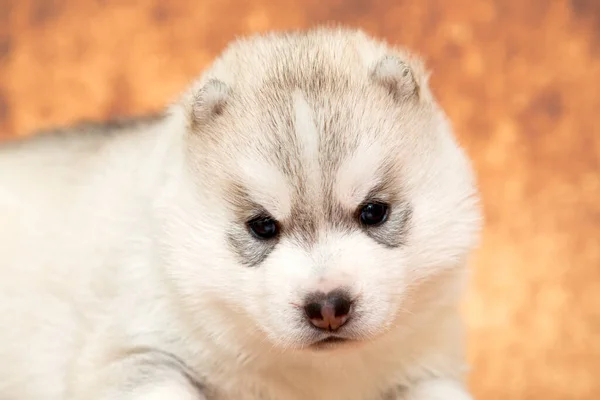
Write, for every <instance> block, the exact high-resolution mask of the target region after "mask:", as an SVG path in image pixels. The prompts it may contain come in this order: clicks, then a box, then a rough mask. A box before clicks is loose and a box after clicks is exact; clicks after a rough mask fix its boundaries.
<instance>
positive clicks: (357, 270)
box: [0, 28, 480, 400]
mask: <svg viewBox="0 0 600 400" xmlns="http://www.w3.org/2000/svg"><path fill="white" fill-rule="evenodd" d="M370 199H376V200H379V201H384V202H386V203H388V204H390V207H391V213H390V215H389V217H388V220H387V221H386V222H385V223H384V224H383V225H381V226H378V227H374V228H365V227H364V226H361V225H360V223H359V222H358V221H357V218H356V210H358V209H359V208H360V206H361V204H363V203H364V202H365V201H368V200H370ZM477 200H478V199H477V190H476V188H475V183H474V177H473V173H472V171H471V167H470V165H469V162H468V160H467V158H466V156H465V155H464V153H463V151H462V150H461V149H460V147H459V146H458V145H457V143H456V142H455V139H454V137H453V134H452V132H451V128H450V125H449V123H448V122H447V120H446V117H445V116H444V113H443V111H442V110H441V109H440V108H439V106H438V105H437V103H436V102H435V99H434V98H433V96H432V94H431V92H430V90H429V88H428V86H427V73H426V71H425V69H424V67H423V65H422V63H421V62H420V61H419V59H418V58H416V57H415V56H413V55H411V54H409V53H407V52H405V51H402V50H400V49H398V48H395V47H392V46H390V45H387V44H386V43H383V42H380V41H377V40H375V39H373V38H370V37H368V36H367V35H366V34H364V33H362V32H360V31H353V30H348V29H343V28H318V29H312V30H310V31H306V32H286V33H271V34H266V35H257V36H252V37H247V38H243V39H239V40H237V41H235V42H233V43H232V44H231V45H230V46H229V47H228V48H227V49H226V50H225V51H224V53H223V54H222V55H221V57H219V58H218V59H217V60H215V62H214V63H213V64H212V65H211V66H210V68H208V69H207V70H206V71H205V72H204V74H203V75H202V76H201V77H200V78H199V79H198V81H196V82H195V83H194V84H192V85H191V86H190V88H189V90H187V91H186V92H185V93H183V95H182V96H181V97H180V98H179V99H177V101H176V102H174V103H173V104H172V105H171V106H169V107H168V108H167V109H166V111H165V113H164V115H161V116H157V117H155V118H152V119H148V120H134V121H129V122H125V123H122V124H118V125H114V124H113V125H89V126H76V127H72V128H70V129H67V130H64V131H61V132H53V133H46V134H40V135H37V136H35V137H33V138H31V139H27V140H22V141H18V142H14V143H7V144H4V146H3V147H2V149H1V150H0V219H1V221H2V223H1V224H0V326H1V329H0V360H2V362H1V363H0V398H2V399H5V400H21V399H42V398H43V399H47V400H58V399H72V400H83V399H86V400H101V399H102V400H104V399H142V398H143V399H160V400H162V399H180V400H183V399H190V400H191V399H196V400H198V399H203V398H206V399H210V400H213V399H214V400H220V399H236V400H238V399H239V400H244V399H277V400H280V399H316V400H318V399H327V400H332V399H344V400H353V399H356V400H359V399H360V400H369V399H372V400H382V399H407V400H408V399H411V400H425V399H427V400H429V399H440V400H442V399H443V400H450V399H452V400H454V399H457V400H458V399H469V395H468V392H467V390H466V388H465V386H464V384H463V374H464V359H463V352H462V341H463V335H462V332H461V329H462V328H461V320H460V316H459V314H458V311H457V309H456V306H457V302H458V301H459V299H460V295H461V289H462V286H463V281H464V277H465V273H466V270H465V263H466V259H467V257H468V254H469V252H470V250H471V249H472V248H473V247H474V246H475V245H476V242H477V237H478V231H479V226H480V213H479V209H478V206H477ZM261 213H263V214H264V213H268V214H269V215H271V216H272V217H273V218H276V219H277V220H278V221H279V222H280V226H281V235H280V236H279V237H277V238H276V239H275V240H270V241H260V240H257V238H256V237H254V236H253V235H252V234H251V233H250V232H249V230H248V227H247V225H246V222H247V221H248V220H249V219H251V218H252V217H253V216H255V215H257V214H261ZM339 288H344V290H346V291H347V292H348V293H350V294H351V296H352V297H353V299H355V302H354V306H353V311H352V315H351V318H350V319H349V322H348V323H347V324H346V325H344V326H343V327H342V328H341V329H340V330H339V331H338V332H336V333H335V334H336V335H337V336H338V337H342V338H346V339H350V340H348V341H346V342H344V343H340V344H333V343H332V344H330V345H325V344H323V345H319V344H315V343H317V342H318V341H320V340H322V339H324V338H326V337H328V335H330V333H328V332H324V331H319V330H317V329H314V327H312V326H311V325H310V323H308V322H307V320H306V317H305V316H304V314H303V311H302V308H301V305H302V304H303V301H304V299H305V298H306V296H307V295H308V294H310V293H314V292H319V291H321V292H327V291H330V290H336V289H339Z"/></svg>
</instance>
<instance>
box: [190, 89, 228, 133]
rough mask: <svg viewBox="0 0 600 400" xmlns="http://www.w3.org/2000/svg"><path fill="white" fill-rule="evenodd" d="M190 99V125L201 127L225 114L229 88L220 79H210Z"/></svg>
mask: <svg viewBox="0 0 600 400" xmlns="http://www.w3.org/2000/svg"><path fill="white" fill-rule="evenodd" d="M190 97H191V98H190V100H191V105H190V107H189V109H188V110H189V112H190V115H189V118H190V123H191V125H192V126H199V125H202V124H204V123H206V122H207V121H210V120H211V119H212V118H214V117H216V116H219V115H221V114H222V113H223V110H224V109H225V107H226V106H227V100H228V98H229V87H228V86H227V85H226V84H225V83H223V82H222V81H220V80H218V79H210V80H208V81H207V82H206V83H205V84H204V85H202V86H201V87H200V89H199V90H197V91H196V92H195V93H192V95H191V96H190Z"/></svg>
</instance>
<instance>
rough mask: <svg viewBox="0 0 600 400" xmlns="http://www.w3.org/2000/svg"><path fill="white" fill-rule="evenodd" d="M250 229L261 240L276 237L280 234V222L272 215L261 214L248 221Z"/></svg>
mask: <svg viewBox="0 0 600 400" xmlns="http://www.w3.org/2000/svg"><path fill="white" fill-rule="evenodd" d="M247 224H248V229H250V232H252V234H253V235H254V236H255V237H256V238H258V239H261V240H269V239H274V238H275V237H277V235H279V223H278V222H277V221H276V220H275V219H273V218H270V217H265V216H260V217H256V218H253V219H251V220H250V221H248V223H247Z"/></svg>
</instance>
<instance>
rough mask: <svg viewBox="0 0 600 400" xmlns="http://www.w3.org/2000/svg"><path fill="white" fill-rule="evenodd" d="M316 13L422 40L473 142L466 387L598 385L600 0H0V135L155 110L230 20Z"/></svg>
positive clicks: (267, 22) (590, 389)
mask: <svg viewBox="0 0 600 400" xmlns="http://www.w3.org/2000/svg"><path fill="white" fill-rule="evenodd" d="M329 21H337V22H343V23H345V24H348V25H351V26H356V27H362V28H364V29H366V30H367V31H369V32H370V33H373V34H376V35H379V36H382V37H384V38H386V39H388V40H389V41H392V42H394V43H398V44H403V45H406V46H408V47H410V48H412V49H414V50H416V51H417V52H419V53H420V54H421V55H423V56H424V57H425V59H426V60H427V62H428V65H429V66H430V68H431V69H432V72H433V75H432V86H433V89H434V91H435V93H436V94H437V96H438V98H439V99H440V101H441V103H442V104H443V106H444V107H445V109H446V110H447V112H448V114H449V116H450V117H451V119H452V120H453V122H454V125H455V127H456V130H457V134H458V136H459V139H460V140H461V142H462V143H463V144H464V146H465V147H466V148H467V151H468V152H469V154H470V155H471V156H472V158H473V159H474V162H475V166H476V168H477V171H478V176H479V181H480V185H481V190H482V192H483V199H484V207H485V213H486V219H487V224H486V228H485V231H484V237H483V242H482V246H481V249H480V250H479V251H478V252H477V253H476V254H475V256H474V258H473V263H472V266H473V271H474V272H473V279H472V284H471V287H470V291H469V295H468V297H467V299H466V300H467V301H466V303H465V314H466V316H467V320H468V323H469V328H470V344H469V359H470V361H471V364H472V366H473V370H472V374H471V377H470V385H471V387H472V390H473V391H474V393H475V395H476V397H477V398H478V399H490V400H492V399H499V400H500V399H502V400H506V399H512V400H518V399H543V400H552V399H557V400H558V399H586V400H587V399H589V400H592V399H600V128H599V127H598V126H599V125H600V0H571V1H566V0H565V1H563V0H551V1H549V0H530V1H529V2H527V1H524V0H504V1H502V0H497V1H491V0H488V1H468V0H453V1H443V0H420V1H409V0H388V1H384V0H382V1H378V0H372V1H369V0H349V1H341V0H318V1H317V0H304V1H300V0H281V1H274V0H270V1H268V0H255V1H242V0H238V1H234V0H186V1H184V0H180V1H172V2H170V3H169V2H167V1H166V0H156V1H116V0H102V1H101V0H97V1H84V0H63V1H60V0H35V1H34V0H18V1H17V0H14V1H10V0H0V137H10V136H17V135H27V134H31V133H32V132H33V131H35V130H37V129H42V128H48V127H51V126H56V125H62V124H68V123H71V122H73V121H76V120H80V119H104V118H108V117H116V116H122V115H132V114H140V113H146V112H150V111H155V110H158V109H159V108H160V107H161V106H162V105H163V104H165V103H166V102H167V101H169V100H171V99H172V98H173V96H175V95H176V94H178V93H179V92H180V91H181V90H182V89H183V88H184V87H185V85H186V84H187V83H188V82H189V80H190V79H192V78H193V77H195V76H196V75H197V74H198V73H199V72H201V71H202V69H203V68H204V67H205V66H206V65H207V63H208V62H210V60H211V59H212V58H213V57H214V56H215V55H217V53H218V52H219V51H220V50H221V49H222V48H223V46H224V45H225V44H226V43H227V42H228V41H229V40H231V39H233V38H234V37H235V36H236V35H241V34H246V33H250V32H256V31H264V30H267V29H282V28H297V27H308V26H311V25H313V24H316V23H320V22H329ZM0 223H1V222H0Z"/></svg>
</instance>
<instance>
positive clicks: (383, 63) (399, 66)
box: [371, 54, 429, 101]
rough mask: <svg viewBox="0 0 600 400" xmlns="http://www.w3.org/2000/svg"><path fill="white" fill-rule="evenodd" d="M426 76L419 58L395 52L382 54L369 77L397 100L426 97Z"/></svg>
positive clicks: (427, 94)
mask: <svg viewBox="0 0 600 400" xmlns="http://www.w3.org/2000/svg"><path fill="white" fill-rule="evenodd" d="M428 77H429V76H428V74H427V73H426V72H425V71H424V68H423V65H422V63H421V62H420V61H419V60H416V59H410V58H408V57H406V58H405V57H402V56H401V55H396V54H394V55H386V56H384V57H383V58H382V59H381V60H379V62H377V63H376V64H375V66H374V67H373V69H372V71H371V79H373V80H374V81H375V82H376V83H377V84H379V85H382V86H384V87H385V88H386V89H387V90H388V91H389V92H390V95H392V96H393V97H394V98H395V99H396V100H398V101H410V100H424V99H426V98H428V97H429V90H428V88H427V79H428Z"/></svg>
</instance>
